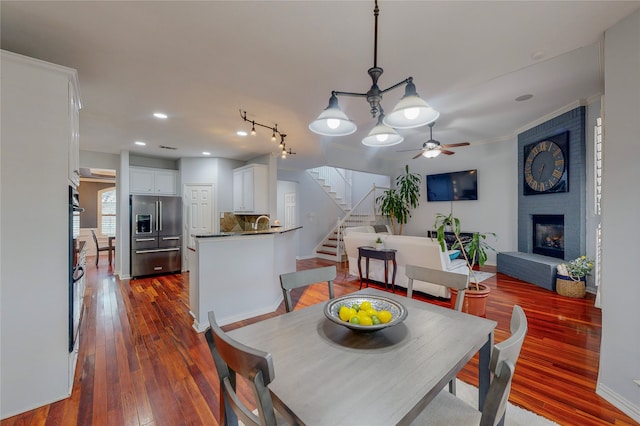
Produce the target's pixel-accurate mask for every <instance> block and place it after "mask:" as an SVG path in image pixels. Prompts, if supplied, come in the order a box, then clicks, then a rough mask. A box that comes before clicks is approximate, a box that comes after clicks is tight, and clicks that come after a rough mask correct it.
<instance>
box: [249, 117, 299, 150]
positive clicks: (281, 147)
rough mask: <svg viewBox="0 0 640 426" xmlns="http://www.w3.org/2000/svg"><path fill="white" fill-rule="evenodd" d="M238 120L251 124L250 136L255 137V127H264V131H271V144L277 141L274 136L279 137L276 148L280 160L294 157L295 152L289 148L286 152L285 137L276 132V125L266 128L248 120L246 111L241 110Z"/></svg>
mask: <svg viewBox="0 0 640 426" xmlns="http://www.w3.org/2000/svg"><path fill="white" fill-rule="evenodd" d="M240 118H242V120H243V121H245V122H247V121H248V122H249V123H251V136H255V135H256V126H259V127H264V128H265V129H269V130H271V142H276V141H277V140H278V139H277V138H276V135H278V136H280V144H279V145H278V148H279V149H281V151H280V157H281V158H282V159H285V158H287V156H288V155H295V154H296V153H295V152H293V150H292V149H291V148H289V150H288V151H287V146H286V144H285V142H284V138H286V137H287V135H286V134H284V133H282V132H281V131H279V130H278V125H277V124H275V125H274V126H273V127H271V126H268V125H266V124H261V123H258V122H257V121H255V120H249V119H248V118H247V111H242V110H240Z"/></svg>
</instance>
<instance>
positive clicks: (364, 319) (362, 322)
mask: <svg viewBox="0 0 640 426" xmlns="http://www.w3.org/2000/svg"><path fill="white" fill-rule="evenodd" d="M360 325H373V320H372V319H371V317H360Z"/></svg>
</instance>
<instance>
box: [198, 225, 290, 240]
mask: <svg viewBox="0 0 640 426" xmlns="http://www.w3.org/2000/svg"><path fill="white" fill-rule="evenodd" d="M300 228H302V226H278V227H274V228H269V229H261V230H258V231H233V232H218V233H208V234H191V236H192V237H194V238H217V237H238V236H244V235H261V234H283V233H285V232H289V231H294V230H296V229H300Z"/></svg>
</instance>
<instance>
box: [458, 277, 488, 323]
mask: <svg viewBox="0 0 640 426" xmlns="http://www.w3.org/2000/svg"><path fill="white" fill-rule="evenodd" d="M478 287H479V289H480V290H476V285H475V284H473V283H472V284H471V285H470V287H469V288H468V289H467V290H466V291H465V292H464V301H463V302H462V312H465V313H467V314H471V315H475V316H478V317H484V316H485V315H486V312H487V297H489V291H490V290H489V287H488V286H486V285H484V284H478ZM449 291H450V292H451V307H452V308H453V307H454V306H456V299H457V298H458V290H456V289H453V288H452V289H449Z"/></svg>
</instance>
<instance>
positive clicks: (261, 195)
mask: <svg viewBox="0 0 640 426" xmlns="http://www.w3.org/2000/svg"><path fill="white" fill-rule="evenodd" d="M267 177H268V169H267V166H265V165H262V164H251V165H249V166H244V167H240V168H237V169H234V170H233V211H234V212H236V213H267V212H268V211H269V205H268V204H269V203H268V179H267Z"/></svg>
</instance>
